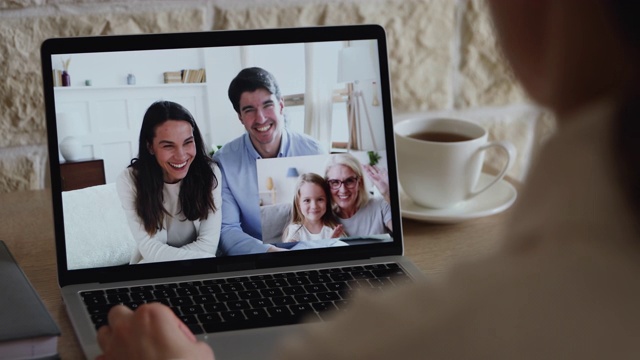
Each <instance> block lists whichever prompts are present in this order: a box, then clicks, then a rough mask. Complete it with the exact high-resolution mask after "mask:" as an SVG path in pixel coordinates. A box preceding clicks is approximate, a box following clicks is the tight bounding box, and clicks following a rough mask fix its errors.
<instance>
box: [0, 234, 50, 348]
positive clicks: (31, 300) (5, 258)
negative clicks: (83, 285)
mask: <svg viewBox="0 0 640 360" xmlns="http://www.w3.org/2000/svg"><path fill="white" fill-rule="evenodd" d="M0 288H2V289H4V291H3V293H4V294H3V295H2V296H1V297H0V358H2V359H40V358H45V357H56V356H57V353H58V337H59V336H60V329H59V328H58V325H57V324H56V323H55V321H54V320H53V318H52V317H51V314H49V312H48V311H47V308H46V307H45V306H44V304H43V303H42V300H41V299H40V297H39V296H38V293H36V291H35V289H34V288H33V286H32V285H31V283H30V282H29V280H28V279H27V277H26V275H25V274H24V272H23V271H22V269H21V268H20V266H19V265H18V263H17V262H16V260H15V259H14V258H13V255H11V252H9V249H8V248H7V246H6V244H5V243H4V242H3V241H0Z"/></svg>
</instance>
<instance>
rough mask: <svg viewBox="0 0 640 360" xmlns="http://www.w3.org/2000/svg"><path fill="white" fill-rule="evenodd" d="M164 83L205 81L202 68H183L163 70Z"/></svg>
mask: <svg viewBox="0 0 640 360" xmlns="http://www.w3.org/2000/svg"><path fill="white" fill-rule="evenodd" d="M162 75H163V78H164V83H165V84H177V83H190V84H193V83H203V82H205V81H206V74H205V70H204V69H184V70H180V71H165V72H164V73H163V74H162Z"/></svg>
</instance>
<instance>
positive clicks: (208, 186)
mask: <svg viewBox="0 0 640 360" xmlns="http://www.w3.org/2000/svg"><path fill="white" fill-rule="evenodd" d="M167 120H179V121H186V122H188V123H189V124H191V127H192V128H193V139H194V142H195V145H196V156H195V157H194V159H193V162H192V163H191V165H190V167H189V172H188V173H187V175H186V176H185V178H184V179H182V182H181V184H180V195H179V201H180V209H181V210H180V211H181V212H182V214H183V215H184V217H185V218H186V219H187V220H190V221H194V220H198V219H199V220H204V219H206V218H207V216H208V215H209V210H211V211H213V212H215V211H216V206H215V203H214V202H213V189H215V188H216V187H217V186H218V179H216V176H215V174H214V173H213V169H212V164H213V160H212V159H211V157H209V155H208V154H207V151H206V149H205V146H204V141H203V140H202V135H201V134H200V130H199V129H198V125H197V124H196V122H195V120H194V119H193V116H192V115H191V113H190V112H189V111H188V110H187V109H185V108H184V107H183V106H182V105H180V104H177V103H174V102H171V101H158V102H155V103H153V104H151V106H149V108H148V109H147V111H146V113H145V114H144V118H143V120H142V127H141V128H140V138H139V140H138V157H137V158H134V159H133V160H131V164H130V165H129V167H130V168H133V172H132V173H133V176H134V179H135V184H136V212H137V213H138V216H140V218H141V219H142V223H143V224H144V228H145V230H146V231H147V233H149V235H154V234H155V233H157V232H158V231H159V230H162V228H163V221H164V217H165V215H171V214H169V213H168V212H167V210H166V209H165V208H164V206H163V205H162V201H163V195H162V189H163V187H164V180H163V173H162V168H161V167H160V165H159V164H158V161H157V160H156V158H155V156H154V155H152V154H151V152H150V151H149V147H150V145H151V144H153V139H154V137H155V133H156V128H157V127H158V126H159V125H161V124H163V123H164V122H165V121H167Z"/></svg>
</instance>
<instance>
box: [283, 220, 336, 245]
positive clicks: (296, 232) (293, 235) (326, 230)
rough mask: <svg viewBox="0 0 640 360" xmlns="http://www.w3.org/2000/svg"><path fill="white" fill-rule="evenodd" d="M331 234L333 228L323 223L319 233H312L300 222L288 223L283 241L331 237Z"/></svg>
mask: <svg viewBox="0 0 640 360" xmlns="http://www.w3.org/2000/svg"><path fill="white" fill-rule="evenodd" d="M332 235H333V229H332V228H330V227H329V226H327V225H323V226H322V230H320V232H319V233H317V234H312V233H311V232H309V230H308V229H307V228H306V227H304V225H302V224H290V225H289V226H288V227H287V238H286V239H285V240H284V242H294V241H303V240H323V239H331V236H332Z"/></svg>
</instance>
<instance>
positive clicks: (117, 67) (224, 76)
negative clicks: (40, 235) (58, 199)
mask: <svg viewBox="0 0 640 360" xmlns="http://www.w3.org/2000/svg"><path fill="white" fill-rule="evenodd" d="M52 65H53V68H52V76H53V77H54V84H55V85H56V86H55V88H54V95H55V106H56V118H57V122H58V143H59V148H60V154H59V160H60V163H61V164H74V163H81V162H85V161H93V160H102V164H103V165H102V166H103V169H102V170H103V173H104V182H105V184H100V185H95V186H90V187H87V188H84V189H79V190H73V191H65V192H64V193H63V207H64V211H65V234H66V239H67V255H68V258H69V264H70V268H71V267H72V266H73V265H72V263H73V258H74V257H76V258H80V257H82V256H87V255H86V254H87V252H86V251H85V250H86V247H87V246H89V245H88V244H86V243H87V241H89V240H87V239H88V238H90V239H91V240H90V241H91V244H92V245H91V247H92V249H94V250H96V249H104V251H102V252H101V251H99V250H97V251H95V253H96V255H95V257H96V258H97V259H95V261H93V260H91V261H88V262H87V261H78V262H76V263H77V264H79V265H76V266H77V268H85V267H100V266H110V265H119V264H121V263H123V262H126V261H124V259H125V258H126V256H125V255H126V254H127V252H130V251H131V248H132V247H134V248H135V246H136V244H135V242H133V243H132V242H131V241H130V239H124V240H123V239H122V237H126V233H127V228H128V225H127V224H126V222H125V223H122V221H121V220H122V217H121V216H117V213H118V211H119V210H118V206H120V204H119V203H118V201H119V199H118V197H117V196H110V195H108V194H113V191H114V190H113V189H112V188H114V187H115V185H114V183H115V181H116V179H117V177H118V176H119V174H120V173H121V172H122V171H123V170H124V169H125V168H126V167H127V166H128V165H129V164H130V162H131V160H132V159H133V158H135V157H136V156H137V149H138V138H139V132H140V128H141V125H142V118H143V116H144V113H145V111H146V110H147V108H148V107H149V106H150V105H151V104H152V103H154V102H155V101H158V100H168V101H172V102H176V103H178V104H180V105H182V106H184V107H185V108H186V109H188V110H189V112H190V113H191V114H192V115H193V117H194V119H195V121H196V123H197V124H198V127H199V128H200V131H201V132H202V136H203V139H204V143H205V144H206V146H207V148H208V151H209V152H210V153H211V154H212V153H214V152H215V151H216V150H217V149H218V148H219V147H221V146H224V145H225V144H227V143H228V142H230V141H232V140H234V139H236V138H238V137H239V136H242V135H243V134H244V133H245V131H246V130H245V128H244V127H243V126H242V123H241V122H240V120H239V119H238V114H237V113H236V112H235V110H234V109H233V107H232V106H231V103H230V102H229V99H228V96H227V90H228V87H229V83H230V82H231V80H232V79H233V77H234V76H235V75H236V74H237V73H238V72H239V71H240V70H241V69H243V68H247V67H253V66H258V67H261V68H264V69H266V70H268V71H269V72H271V73H272V74H273V75H274V76H275V78H276V79H277V81H278V84H279V86H280V89H281V91H282V95H283V99H284V103H285V122H286V127H287V128H288V129H289V130H290V131H293V132H298V133H302V134H306V135H309V136H311V137H312V138H314V139H316V140H317V141H318V142H319V143H320V144H321V146H322V148H323V149H324V150H325V152H326V154H324V155H315V156H303V157H290V158H277V159H263V160H259V161H257V163H256V167H257V179H256V184H255V186H256V187H255V189H253V191H255V193H256V199H255V206H256V207H258V208H259V211H260V213H261V215H260V216H261V219H260V221H261V224H262V241H263V242H265V243H269V244H278V243H282V242H284V240H283V237H282V231H283V230H284V229H286V226H287V224H288V223H289V222H290V221H291V208H292V206H293V204H294V196H295V191H294V190H295V184H296V182H297V180H298V177H299V176H300V175H302V174H308V173H313V174H317V175H319V176H321V177H323V178H324V177H325V170H326V164H327V162H328V161H329V158H330V157H331V156H332V155H335V154H344V153H347V154H351V155H353V156H354V157H355V158H356V159H358V161H359V162H360V163H361V164H370V163H375V164H376V166H377V167H378V168H380V169H382V170H385V169H386V153H385V150H386V149H385V143H384V125H383V120H384V119H383V111H382V106H383V104H382V103H381V102H380V99H379V97H378V94H379V93H380V88H379V84H380V79H379V73H378V72H377V68H378V59H377V48H376V43H375V41H352V42H323V43H308V44H278V45H256V46H244V47H215V48H194V49H171V50H149V51H129V52H108V53H81V54H61V55H54V56H53V57H52ZM63 72H64V73H65V74H66V75H65V76H68V78H67V79H66V80H63V79H62V76H63ZM63 85H70V86H63ZM73 176H83V175H73ZM325 180H326V179H325ZM359 181H361V182H362V184H363V186H364V189H365V191H366V193H367V195H368V196H370V197H371V198H382V197H383V196H382V195H383V194H380V192H379V190H378V189H377V188H376V186H374V184H373V183H372V182H371V180H370V179H369V178H368V177H367V176H366V175H365V174H363V175H362V176H360V179H359ZM347 184H348V183H345V182H342V183H341V184H340V186H342V187H343V188H346V187H347V186H348V185H347ZM94 190H95V191H98V190H99V191H100V194H98V195H95V196H96V197H92V196H93V195H94V194H92V193H91V191H94ZM75 191H84V193H82V194H74V192H75ZM91 199H92V200H91ZM96 199H99V200H100V201H96ZM87 201H93V204H91V205H92V206H93V208H94V210H91V209H92V206H90V205H87V204H86V202H87ZM73 209H89V210H85V211H84V214H78V213H74V211H73ZM91 211H95V214H102V215H105V214H107V215H108V214H112V213H113V214H116V215H114V216H106V217H104V216H103V217H104V219H103V220H104V221H110V223H107V224H102V226H101V227H100V226H98V227H95V226H94V231H92V230H91V229H90V228H89V229H88V227H89V226H93V225H91V224H90V223H88V220H87V213H91ZM221 211H224V210H221ZM326 211H332V210H331V209H326ZM389 216H390V215H389ZM115 219H118V220H115ZM94 220H96V219H93V218H91V217H90V221H94ZM104 228H108V229H109V231H108V232H105V231H100V230H104ZM96 230H97V231H96ZM390 233H391V231H390V230H389V231H379V232H377V233H375V234H371V233H366V234H365V233H353V234H349V233H346V234H343V235H342V236H339V237H338V238H339V239H341V240H340V241H342V240H344V241H342V242H343V243H344V244H341V245H353V244H360V243H363V242H362V239H359V238H361V237H363V236H371V235H375V236H379V238H380V239H379V240H376V239H373V240H371V239H370V240H367V241H390V235H389V234H390ZM113 234H116V235H115V236H114V235H113ZM120 235H122V236H120ZM115 237H119V238H118V239H117V240H114V238H115ZM350 239H351V240H352V241H351V242H350ZM123 243H126V244H125V245H124V246H123ZM364 243H366V241H365V242H364ZM75 244H78V245H77V247H76V245H75ZM80 244H82V245H80ZM93 244H95V246H94V245H93ZM289 247H291V246H289ZM311 247H312V246H311ZM300 248H305V247H304V246H300ZM218 255H220V254H219V253H218ZM106 258H118V260H114V261H113V263H108V262H105V261H104V260H105V259H106Z"/></svg>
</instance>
